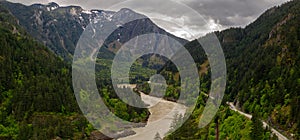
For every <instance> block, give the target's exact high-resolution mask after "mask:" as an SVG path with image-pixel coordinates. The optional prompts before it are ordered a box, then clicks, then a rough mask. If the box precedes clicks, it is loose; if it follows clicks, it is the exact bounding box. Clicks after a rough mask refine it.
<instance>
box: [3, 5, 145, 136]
mask: <svg viewBox="0 0 300 140" xmlns="http://www.w3.org/2000/svg"><path fill="white" fill-rule="evenodd" d="M18 23H19V22H18V20H17V19H15V18H14V17H13V16H12V15H11V13H10V11H8V10H6V9H5V8H4V7H2V5H0V38H1V39H0V40H1V41H0V46H1V47H0V139H54V138H56V139H60V138H62V139H87V138H89V137H91V138H99V137H102V138H104V139H108V138H107V137H105V136H103V135H101V134H99V132H97V131H96V132H92V131H94V129H93V126H92V125H90V124H89V123H88V122H87V121H86V119H85V117H84V116H83V115H82V114H81V112H80V110H79V107H78V105H77V102H76V100H75V97H74V93H73V90H72V82H71V73H70V71H71V66H70V65H69V64H67V63H66V62H65V61H64V60H62V59H61V58H59V57H57V56H56V55H55V54H54V53H53V52H51V51H50V50H49V49H48V48H46V47H45V46H43V45H42V44H40V43H38V42H37V41H35V40H34V39H33V38H32V37H31V36H30V35H29V34H28V33H27V32H26V31H25V30H24V29H23V28H21V27H20V25H19V24H18ZM102 84H103V83H102ZM105 88H107V87H105ZM101 91H104V90H101ZM113 93H114V91H113V90H112V89H106V90H105V92H104V93H103V94H104V95H105V97H104V100H105V102H106V103H107V104H108V106H109V107H110V109H111V110H112V112H114V113H115V114H116V115H117V116H120V117H122V118H124V119H126V120H128V121H132V122H144V121H146V119H147V116H148V114H149V113H148V111H147V110H146V109H137V108H133V107H131V106H129V105H128V106H127V105H126V104H125V103H123V102H121V101H120V100H118V98H117V97H116V96H114V95H115V94H113ZM118 135H128V134H126V133H125V134H123V133H118Z"/></svg>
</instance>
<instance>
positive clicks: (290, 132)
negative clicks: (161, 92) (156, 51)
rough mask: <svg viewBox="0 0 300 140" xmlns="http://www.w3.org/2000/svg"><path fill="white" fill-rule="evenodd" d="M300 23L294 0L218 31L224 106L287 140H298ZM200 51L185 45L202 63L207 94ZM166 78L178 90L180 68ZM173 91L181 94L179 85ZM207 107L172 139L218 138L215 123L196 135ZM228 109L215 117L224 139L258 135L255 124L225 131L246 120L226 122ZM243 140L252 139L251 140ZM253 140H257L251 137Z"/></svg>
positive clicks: (205, 83) (204, 83)
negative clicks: (230, 105)
mask: <svg viewBox="0 0 300 140" xmlns="http://www.w3.org/2000/svg"><path fill="white" fill-rule="evenodd" d="M299 21H300V1H299V0H294V1H291V2H288V3H285V4H283V5H282V6H279V7H273V8H271V9H269V10H267V11H266V12H265V13H264V14H263V15H261V16H260V17H259V18H258V19H257V20H256V21H255V22H253V23H251V24H250V25H248V26H247V27H245V28H231V29H227V30H225V31H221V32H216V35H217V36H218V38H219V40H220V42H221V44H222V47H223V50H224V53H225V56H226V62H227V69H228V78H227V79H228V80H227V88H226V93H225V94H226V95H225V97H224V100H223V105H224V106H227V105H226V104H225V103H226V102H227V101H233V102H234V103H235V104H236V106H238V107H239V109H241V110H242V111H244V112H246V113H250V114H255V116H256V118H257V119H258V120H264V121H266V122H267V123H269V124H270V125H271V126H272V127H274V128H276V129H277V130H279V131H280V132H282V133H283V134H284V135H286V136H288V137H289V138H294V139H300V137H299V135H300V119H299V118H300V107H299V105H300V95H299V91H300V79H299V77H300V75H299V74H300V68H299V64H300V28H299ZM198 47H199V44H198V42H196V41H193V42H191V43H189V44H187V45H186V48H187V49H189V51H190V52H191V53H192V56H193V57H194V59H195V61H196V62H197V63H198V68H199V69H200V71H199V73H200V74H201V75H202V77H201V80H202V84H201V85H202V86H201V90H202V91H203V92H206V93H207V91H209V82H208V80H209V75H210V72H209V71H207V74H203V73H201V71H202V72H203V68H209V65H207V64H206V63H207V62H206V61H205V60H206V56H205V55H204V52H203V50H201V49H198ZM196 48H197V49H196ZM201 69H202V70H201ZM204 70H205V69H204ZM171 71H172V72H171ZM170 72H171V73H172V74H170ZM162 73H163V74H165V75H173V76H171V77H170V78H171V79H169V80H168V81H169V83H175V84H173V85H177V84H176V83H178V82H176V81H178V77H177V78H176V76H174V75H176V68H174V66H172V64H171V63H170V65H169V66H166V67H165V69H164V70H162ZM176 79H177V80H176ZM172 87H174V86H169V88H170V89H174V88H172ZM175 89H177V88H176V86H175ZM173 91H179V90H178V89H177V90H173ZM177 94H178V93H176V92H173V95H171V97H173V98H174V97H175V98H176V96H177ZM204 101H205V100H204ZM199 102H200V103H203V100H202V99H199ZM203 105H205V104H204V103H203V104H202V105H200V106H199V108H198V109H196V110H195V112H194V115H195V116H193V117H191V118H190V119H189V121H188V122H186V124H185V125H184V126H183V127H182V128H181V129H179V130H178V131H177V132H175V133H173V134H172V135H170V136H169V137H168V138H170V139H172V138H174V137H175V138H179V139H186V138H187V139H194V138H197V137H198V136H197V135H200V134H204V135H205V136H201V138H203V139H210V137H215V136H216V133H215V131H213V130H216V129H217V128H216V126H215V125H216V123H215V122H212V123H211V125H210V126H208V127H207V128H204V129H200V130H197V127H196V126H197V123H196V122H197V121H198V119H199V116H200V115H201V113H200V112H202V111H203ZM224 110H225V112H228V109H223V111H222V109H221V110H220V111H219V112H220V114H221V115H218V116H217V117H216V119H217V120H218V122H220V126H219V128H220V135H221V138H224V139H225V138H229V139H231V138H233V136H234V135H237V133H241V134H239V135H240V136H242V135H246V134H250V133H251V132H252V133H254V132H259V131H255V130H253V129H256V127H258V126H257V124H256V125H251V123H250V122H249V124H244V125H241V127H242V128H244V129H247V130H242V131H237V130H235V129H236V127H234V128H233V127H232V128H228V129H229V130H225V129H222V128H223V127H225V126H226V125H228V124H227V123H231V122H229V119H231V121H239V119H240V118H242V116H240V117H231V116H232V115H233V114H231V115H228V116H227V117H224V114H223V113H222V112H224ZM227 114H228V113H227ZM225 116H226V115H225ZM256 122H257V121H256ZM245 123H246V122H245ZM252 123H254V122H252ZM190 126H195V128H192V127H190ZM189 128H190V129H189ZM187 130H189V131H187ZM230 130H232V131H230ZM190 131H193V133H191V132H190ZM210 131H212V132H210ZM207 133H208V134H207ZM222 135H225V137H222ZM267 135H268V134H267V133H265V134H263V133H261V134H258V135H255V136H263V137H264V138H265V139H268V136H267ZM199 137H200V136H199ZM263 137H261V139H263ZM236 138H238V137H236ZM240 138H241V137H240ZM256 138H257V137H256ZM244 139H251V137H248V138H244ZM252 139H255V138H253V137H252Z"/></svg>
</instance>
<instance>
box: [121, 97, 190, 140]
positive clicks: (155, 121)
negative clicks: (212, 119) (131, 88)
mask: <svg viewBox="0 0 300 140" xmlns="http://www.w3.org/2000/svg"><path fill="white" fill-rule="evenodd" d="M141 98H142V100H143V101H144V102H145V103H146V104H149V105H150V106H149V111H150V113H151V114H150V116H149V119H148V122H147V125H146V126H145V127H140V128H133V129H132V130H133V131H135V132H136V134H135V135H131V136H128V137H124V138H119V140H153V139H154V137H155V135H156V134H157V133H159V134H160V136H161V137H164V136H165V135H166V134H167V132H168V131H169V129H170V126H171V124H172V122H173V120H174V117H175V115H176V114H182V115H184V113H185V112H186V109H187V108H186V107H185V106H184V105H182V104H178V103H175V102H170V101H166V100H163V99H160V98H156V97H152V96H149V95H146V94H144V93H141Z"/></svg>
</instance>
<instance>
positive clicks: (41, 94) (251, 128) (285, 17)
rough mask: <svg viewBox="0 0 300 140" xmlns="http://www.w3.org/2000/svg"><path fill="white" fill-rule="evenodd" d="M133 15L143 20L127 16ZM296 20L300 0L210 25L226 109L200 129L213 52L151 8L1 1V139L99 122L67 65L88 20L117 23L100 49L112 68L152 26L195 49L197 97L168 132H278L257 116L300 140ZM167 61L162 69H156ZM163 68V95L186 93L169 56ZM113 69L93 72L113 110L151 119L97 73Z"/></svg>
mask: <svg viewBox="0 0 300 140" xmlns="http://www.w3.org/2000/svg"><path fill="white" fill-rule="evenodd" d="M136 17H141V18H143V19H140V20H135V21H132V22H129V23H127V22H128V21H130V19H135V18H136ZM299 21H300V1H299V0H292V1H290V2H287V3H285V4H283V5H282V6H277V7H273V8H271V9H269V10H267V11H266V12H265V13H264V14H262V15H261V16H260V17H259V18H258V19H257V20H256V21H254V22H253V23H251V24H249V25H248V26H246V27H245V28H230V29H227V30H224V31H217V32H214V33H215V34H216V35H217V37H218V39H219V40H220V43H221V45H222V48H223V50H224V53H225V57H226V62H227V71H228V77H227V87H226V93H225V97H224V99H223V103H222V106H221V108H220V112H219V113H218V114H217V116H216V117H215V118H214V121H212V122H211V123H210V124H209V126H207V127H205V128H202V129H199V128H198V122H199V118H200V115H201V112H202V111H203V108H204V106H205V101H206V100H207V94H206V93H208V92H209V91H210V84H211V81H210V71H209V68H210V65H209V62H208V60H207V56H206V54H205V52H204V51H203V50H202V49H201V45H200V44H199V43H198V42H197V41H196V40H194V41H191V42H188V41H186V40H184V39H181V38H178V37H176V36H174V35H172V34H170V33H168V32H166V31H165V30H163V29H162V28H160V27H158V26H157V25H155V24H154V23H153V22H152V21H151V20H150V19H149V18H147V17H146V16H144V15H141V14H138V13H136V12H134V11H132V10H130V9H126V8H124V9H120V11H117V12H114V11H103V10H84V9H82V8H81V7H78V6H67V7H60V6H59V5H58V4H56V3H49V4H47V5H41V4H34V5H31V6H25V5H22V4H17V3H11V2H7V1H2V2H0V35H1V37H0V40H1V41H0V43H1V48H0V49H1V51H0V66H1V69H0V70H1V71H0V81H1V83H0V93H1V94H0V139H42V138H45V139H53V138H56V137H58V138H57V139H59V138H63V139H84V138H88V137H93V133H92V131H93V128H92V126H90V124H88V122H86V120H85V119H84V118H83V117H82V116H81V115H80V111H79V108H78V107H77V105H76V101H75V98H74V96H73V91H72V86H71V74H70V73H71V68H70V67H71V66H70V64H69V62H70V61H71V60H72V57H73V54H74V50H75V47H76V44H77V42H78V39H79V38H80V36H81V34H82V33H83V31H85V30H86V28H87V26H88V25H89V24H92V25H93V26H94V25H95V26H97V27H101V25H111V26H113V27H116V28H118V29H117V30H115V32H113V33H112V34H111V35H110V36H109V37H108V38H107V39H106V40H105V43H104V46H105V47H103V48H104V50H102V51H104V53H102V55H103V57H105V60H101V62H102V63H103V64H104V65H101V70H103V69H104V70H109V66H108V65H110V64H111V60H112V58H113V57H114V55H115V53H116V50H117V48H118V47H120V46H121V45H122V44H124V43H125V42H127V41H129V40H130V39H132V38H134V37H136V36H139V35H142V34H146V33H153V32H155V33H159V34H164V35H167V36H169V37H171V38H173V39H176V40H177V41H179V42H180V43H182V44H185V47H186V48H187V50H189V52H190V54H191V55H192V57H193V58H194V60H195V62H196V63H197V64H196V65H197V67H198V69H199V74H200V75H201V95H200V96H199V99H198V104H197V106H196V109H195V111H194V112H193V114H192V116H191V117H190V118H189V119H188V121H187V122H186V123H184V125H183V127H181V128H179V129H178V130H176V131H175V133H173V134H170V135H169V136H167V137H166V138H165V139H170V140H171V139H191V140H194V139H205V140H206V139H215V138H216V137H217V135H218V136H220V137H219V138H220V139H247V140H248V139H253V140H256V139H271V138H274V139H276V138H275V137H273V136H272V135H271V134H270V133H269V132H268V130H263V129H261V128H259V122H260V121H257V120H260V119H261V120H264V121H265V122H267V123H268V124H269V125H270V126H272V127H273V128H275V129H277V130H278V131H279V132H280V133H282V134H284V135H285V136H286V137H288V138H290V139H300V119H299V118H300V92H299V91H300V78H299V77H300V66H299V64H300V27H299V25H300V24H299ZM92 31H93V30H92ZM101 31H103V30H101V28H95V30H94V31H93V33H94V34H95V35H96V36H97V34H99V33H101ZM205 37H206V36H204V37H202V38H200V39H203V38H205ZM152 39H155V38H152ZM34 40H36V41H34ZM156 41H159V40H156ZM43 44H44V45H45V46H46V47H45V46H43ZM114 47H116V48H114ZM50 50H51V51H52V52H54V53H55V54H54V53H52V52H51V51H50ZM100 53H101V52H100ZM58 56H59V57H61V58H62V59H64V60H66V61H63V60H62V59H59V58H58ZM147 59H148V58H147ZM149 59H151V57H149ZM152 59H153V58H152ZM146 61H147V60H146V59H145V60H144V62H146ZM155 61H156V62H158V61H157V60H155ZM160 61H161V60H160ZM162 61H164V62H166V60H162ZM66 62H68V63H66ZM144 62H141V63H142V64H144ZM97 65H98V66H99V65H100V64H99V63H98V64H97ZM145 65H146V66H148V64H145ZM162 65H163V66H164V67H163V68H162V69H159V68H161V67H160V66H162ZM160 66H159V67H156V66H155V67H153V69H151V70H153V71H154V72H156V70H158V69H159V72H160V73H161V74H162V75H165V76H166V77H165V78H166V81H167V83H168V84H169V87H168V89H167V95H166V99H169V100H176V97H178V95H179V91H180V88H178V85H180V76H179V74H178V71H177V69H176V67H175V66H174V65H173V64H172V63H171V62H169V63H167V64H166V65H164V63H162V64H160ZM103 67H105V68H103ZM133 68H134V69H135V70H137V71H139V70H141V69H142V70H143V71H141V72H140V73H142V74H145V75H146V74H147V72H148V70H149V69H144V67H143V68H141V66H137V65H134V66H133ZM96 69H97V67H96ZM99 69H100V68H99ZM99 69H98V70H99ZM109 72H110V71H105V72H101V71H100V72H97V73H96V75H97V76H98V77H97V80H98V83H97V85H101V86H103V87H105V88H104V89H103V90H102V91H105V93H104V95H105V97H106V98H105V100H106V101H107V102H108V103H109V104H110V105H112V106H113V107H115V108H113V110H114V111H115V113H117V114H118V115H120V116H125V117H126V118H127V119H128V120H130V119H131V120H137V121H145V120H146V119H147V115H149V114H148V112H147V110H146V109H145V110H143V109H134V108H133V107H130V106H126V105H124V103H123V102H121V101H118V100H117V98H118V97H117V96H116V95H114V94H113V93H114V90H113V89H112V87H111V86H107V85H108V84H111V81H109V80H108V81H106V83H104V82H103V83H99V81H100V80H99V78H103V77H105V76H107V75H106V74H107V73H109ZM140 73H139V74H140ZM144 77H146V76H144ZM144 77H143V78H144ZM108 78H110V77H109V76H108ZM103 79H105V78H103ZM137 79H138V80H140V79H142V78H140V77H139V78H137ZM101 80H102V79H101ZM110 99H112V100H110ZM227 101H229V102H234V104H235V105H236V106H237V108H238V109H239V110H241V111H243V112H246V113H249V114H253V116H255V117H257V118H258V119H257V120H252V121H251V120H248V119H245V118H243V116H239V115H238V114H237V113H235V112H233V111H231V110H230V109H229V107H228V106H227V105H226V102H227ZM122 103H123V104H122ZM132 112H133V113H132ZM178 120H180V119H178ZM95 137H96V138H97V136H95ZM102 137H103V136H102ZM103 139H107V138H106V137H105V138H103ZM108 139H109V138H108Z"/></svg>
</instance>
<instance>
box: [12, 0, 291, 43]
mask: <svg viewBox="0 0 300 140" xmlns="http://www.w3.org/2000/svg"><path fill="white" fill-rule="evenodd" d="M8 1H12V2H18V3H23V4H26V5H30V4H33V3H43V4H46V3H49V2H56V3H58V4H59V5H61V6H66V5H79V6H81V7H83V8H84V9H103V10H114V11H117V10H119V9H120V8H123V7H126V8H131V9H133V10H135V11H137V12H139V13H142V14H145V15H147V16H148V17H150V18H151V19H152V20H153V21H154V22H155V23H156V24H158V25H159V26H160V27H162V28H164V29H166V30H167V31H169V32H171V33H173V34H175V35H177V36H180V37H183V38H186V39H189V40H191V39H194V38H196V37H200V36H203V35H205V34H206V33H209V32H212V31H215V30H222V29H226V28H229V27H244V26H246V25H247V24H249V23H251V22H252V21H254V20H255V19H256V18H257V17H258V16H259V15H260V14H262V13H263V12H264V11H265V10H267V9H269V8H271V7H273V6H276V5H280V4H282V3H284V2H286V1H288V0H8Z"/></svg>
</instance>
